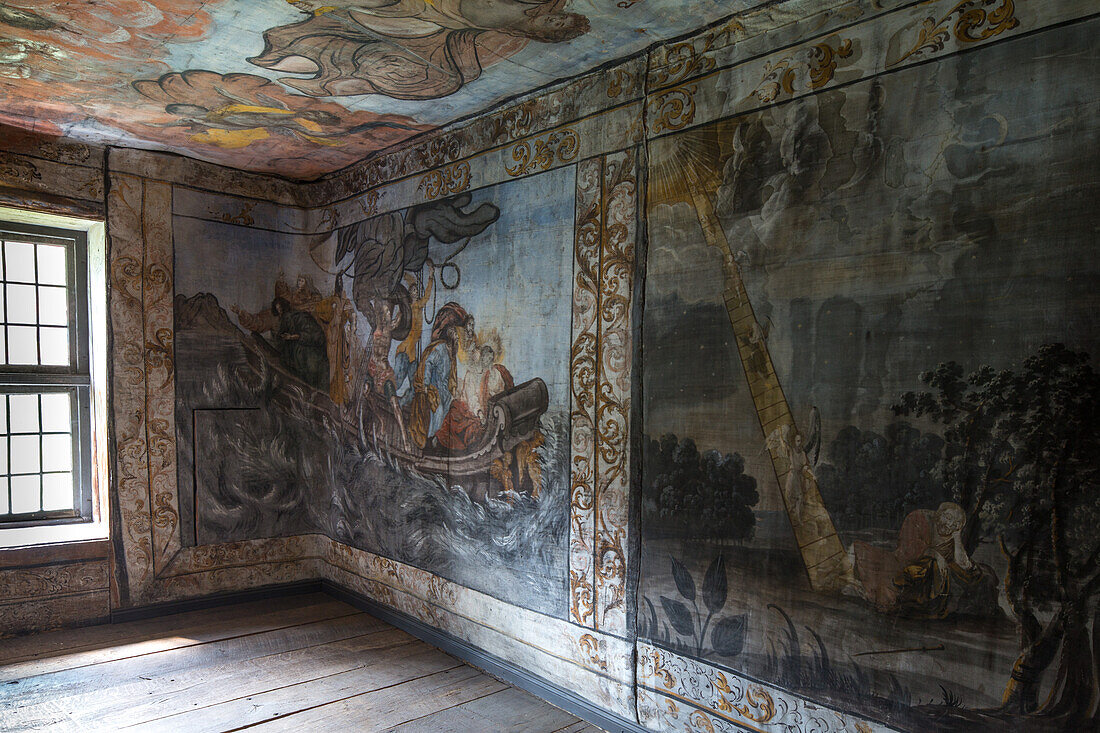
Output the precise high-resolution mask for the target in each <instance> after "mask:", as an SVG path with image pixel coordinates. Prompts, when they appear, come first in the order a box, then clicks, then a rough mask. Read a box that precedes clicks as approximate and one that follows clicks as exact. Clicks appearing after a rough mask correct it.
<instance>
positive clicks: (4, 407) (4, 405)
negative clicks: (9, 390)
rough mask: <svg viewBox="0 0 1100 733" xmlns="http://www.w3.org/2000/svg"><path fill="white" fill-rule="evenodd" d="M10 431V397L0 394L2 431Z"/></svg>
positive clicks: (0, 431) (0, 428)
mask: <svg viewBox="0 0 1100 733" xmlns="http://www.w3.org/2000/svg"><path fill="white" fill-rule="evenodd" d="M6 432H8V398H7V395H2V394H0V433H6Z"/></svg>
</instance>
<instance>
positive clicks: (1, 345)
mask: <svg viewBox="0 0 1100 733" xmlns="http://www.w3.org/2000/svg"><path fill="white" fill-rule="evenodd" d="M7 363H8V334H7V330H6V329H5V328H4V327H3V326H0V364H7Z"/></svg>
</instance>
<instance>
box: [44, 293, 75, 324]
mask: <svg viewBox="0 0 1100 733" xmlns="http://www.w3.org/2000/svg"><path fill="white" fill-rule="evenodd" d="M38 322H39V323H41V324H43V325H46V326H68V325H69V298H68V293H66V292H65V288H39V289H38Z"/></svg>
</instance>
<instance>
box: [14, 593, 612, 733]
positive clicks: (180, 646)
mask: <svg viewBox="0 0 1100 733" xmlns="http://www.w3.org/2000/svg"><path fill="white" fill-rule="evenodd" d="M34 640H38V644H37V645H36V644H35V642H34ZM2 655H3V658H5V659H7V660H9V661H10V662H12V663H10V664H7V665H4V664H0V680H5V682H2V683H0V731H15V730H49V731H50V732H51V733H68V732H69V731H72V733H84V732H85V731H99V730H104V731H106V730H110V731H116V730H127V731H130V732H132V733H139V732H141V731H145V732H148V731H171V732H172V733H176V732H177V731H188V733H191V732H192V731H194V732H196V733H203V732H208V733H231V732H232V731H238V730H248V731H261V733H275V732H276V731H280V730H288V731H289V730H293V731H294V732H295V733H300V731H303V730H307V731H310V732H311V733H312V732H313V731H326V730H330V731H339V733H346V731H348V730H356V731H360V730H363V731H389V730H395V731H400V732H401V733H411V732H412V731H421V730H429V731H431V732H432V733H447V732H448V731H467V730H479V731H480V730H493V731H497V730H500V731H509V730H514V731H520V730H522V731H530V732H531V733H599V729H597V728H595V727H593V726H589V725H588V724H586V723H584V722H583V721H580V720H578V719H577V718H575V717H574V716H572V715H569V714H567V713H565V712H563V711H561V710H558V709H557V708H554V707H552V706H550V705H548V704H547V703H544V702H542V701H541V700H538V699H537V698H535V697H533V696H531V695H528V694H527V693H524V692H520V691H518V690H516V689H514V688H510V687H508V686H507V685H505V684H504V683H502V682H499V681H498V680H495V679H493V678H492V677H489V676H488V675H486V674H484V673H482V672H479V671H478V670H475V669H473V668H471V667H469V666H467V665H463V664H462V663H461V662H459V661H458V660H456V659H454V658H453V657H450V656H448V655H446V654H444V653H443V652H442V651H440V650H438V649H436V648H434V647H432V646H429V645H427V644H425V643H423V642H421V641H419V640H417V639H415V638H414V637H412V636H410V635H408V634H406V633H405V632H403V631H400V630H398V629H395V628H393V627H392V626H390V625H388V624H385V623H383V622H381V621H379V620H378V619H375V618H373V617H371V616H368V615H366V614H363V613H359V612H357V611H355V609H353V608H352V607H351V606H348V605H346V604H343V603H340V602H338V601H334V600H332V599H330V598H329V597H328V596H326V595H323V594H311V595H308V596H306V595H303V596H296V597H292V598H284V599H271V600H267V601H259V602H253V603H246V604H239V605H236V606H231V607H228V606H227V607H221V608H215V609H206V610H203V611H193V612H189V613H185V614H178V615H175V616H167V617H161V618H156V619H147V620H142V621H135V622H131V623H127V624H117V625H114V626H104V627H89V628H85V629H76V630H71V631H66V632H58V633H56V634H41V635H38V636H36V637H28V638H27V639H26V640H18V644H17V647H16V648H14V649H13V648H11V647H4V648H3V649H2Z"/></svg>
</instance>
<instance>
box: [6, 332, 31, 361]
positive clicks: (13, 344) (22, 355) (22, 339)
mask: <svg viewBox="0 0 1100 733" xmlns="http://www.w3.org/2000/svg"><path fill="white" fill-rule="evenodd" d="M7 328H8V363H9V364H37V363H38V333H37V332H38V329H37V328H35V327H34V326H8V327H7Z"/></svg>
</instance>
